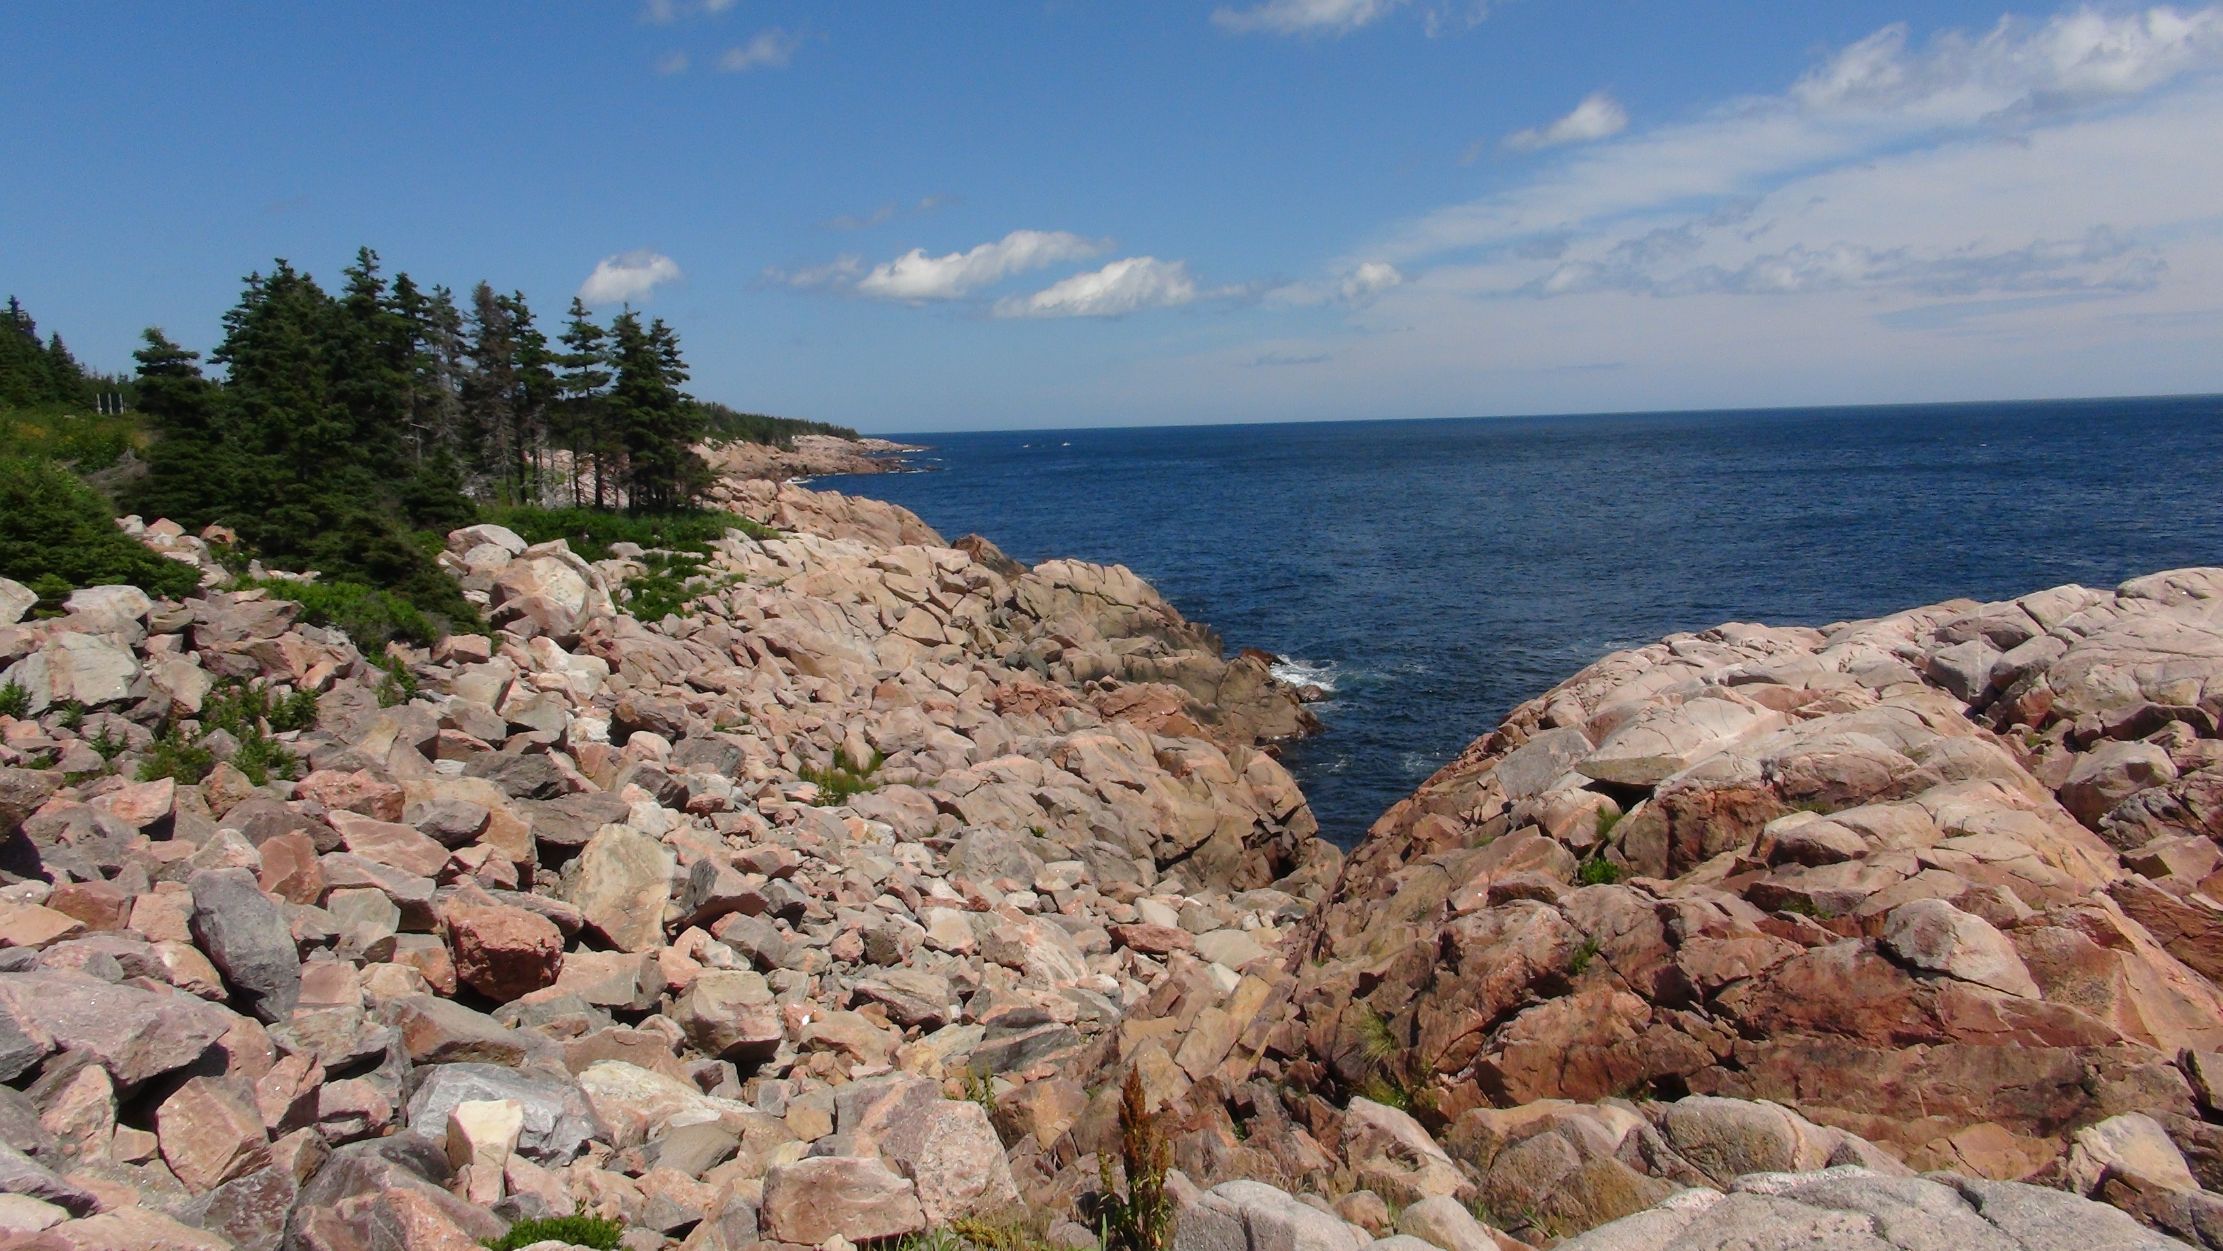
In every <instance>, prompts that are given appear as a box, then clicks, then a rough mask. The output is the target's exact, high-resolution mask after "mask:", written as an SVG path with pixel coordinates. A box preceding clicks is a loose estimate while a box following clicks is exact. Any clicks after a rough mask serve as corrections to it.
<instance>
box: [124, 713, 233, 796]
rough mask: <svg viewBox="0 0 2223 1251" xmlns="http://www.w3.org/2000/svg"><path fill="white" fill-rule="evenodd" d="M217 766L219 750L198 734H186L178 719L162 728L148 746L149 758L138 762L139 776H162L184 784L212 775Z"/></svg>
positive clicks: (144, 779)
mask: <svg viewBox="0 0 2223 1251" xmlns="http://www.w3.org/2000/svg"><path fill="white" fill-rule="evenodd" d="M215 767H216V753H215V752H213V751H210V750H209V749H208V747H207V746H206V745H205V744H203V743H202V742H201V736H200V735H198V734H187V733H186V732H185V730H184V727H182V726H179V725H177V724H175V723H173V724H171V725H169V726H166V727H164V728H163V731H162V733H161V734H159V735H157V736H156V737H155V740H154V745H153V746H152V747H149V748H148V749H147V758H146V759H145V760H142V761H140V762H139V780H140V781H142V782H155V781H160V780H161V779H163V778H169V779H170V780H171V781H173V782H176V783H178V784H179V785H182V786H191V785H194V784H195V783H198V782H200V781H201V780H202V779H204V778H206V777H207V776H208V775H209V771H210V770H212V769H214V768H215Z"/></svg>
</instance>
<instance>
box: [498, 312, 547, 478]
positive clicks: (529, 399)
mask: <svg viewBox="0 0 2223 1251" xmlns="http://www.w3.org/2000/svg"><path fill="white" fill-rule="evenodd" d="M501 304H502V309H503V311H504V312H505V313H507V314H508V315H509V325H510V337H511V339H512V340H513V341H514V342H515V343H516V345H517V349H516V350H517V358H516V370H517V395H516V398H515V399H514V401H513V402H512V403H511V408H510V411H511V413H512V414H513V416H514V419H515V421H516V423H517V430H516V439H515V447H516V448H517V450H516V451H515V452H513V453H512V455H513V456H514V457H515V458H516V462H517V484H518V488H519V492H518V497H517V498H518V499H519V500H520V501H522V502H524V503H528V504H543V503H546V502H547V500H546V498H545V497H546V494H547V486H546V484H545V483H544V481H543V475H544V473H545V471H546V463H545V462H546V458H547V454H548V425H549V417H550V410H552V409H553V408H554V407H555V403H556V397H557V393H558V389H559V388H558V383H557V378H556V354H555V353H554V352H553V351H551V350H550V349H549V347H548V336H547V335H545V334H542V333H541V332H540V328H539V327H538V326H536V325H534V324H533V312H532V310H531V309H530V308H528V307H526V305H525V294H524V292H522V291H513V292H511V293H510V294H509V295H506V296H503V297H502V300H501Z"/></svg>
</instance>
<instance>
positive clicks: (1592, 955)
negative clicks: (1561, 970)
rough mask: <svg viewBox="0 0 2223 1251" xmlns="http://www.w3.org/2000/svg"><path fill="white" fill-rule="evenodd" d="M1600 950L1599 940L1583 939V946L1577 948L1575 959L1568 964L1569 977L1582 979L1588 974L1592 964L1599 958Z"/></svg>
mask: <svg viewBox="0 0 2223 1251" xmlns="http://www.w3.org/2000/svg"><path fill="white" fill-rule="evenodd" d="M1598 950H1599V943H1598V940H1597V939H1595V938H1585V939H1583V940H1582V945H1581V946H1580V947H1577V948H1575V958H1574V959H1572V960H1570V961H1568V962H1567V974H1568V976H1570V977H1581V976H1582V975H1583V974H1584V973H1585V972H1587V971H1588V970H1589V968H1590V962H1591V961H1592V960H1595V959H1597V958H1598Z"/></svg>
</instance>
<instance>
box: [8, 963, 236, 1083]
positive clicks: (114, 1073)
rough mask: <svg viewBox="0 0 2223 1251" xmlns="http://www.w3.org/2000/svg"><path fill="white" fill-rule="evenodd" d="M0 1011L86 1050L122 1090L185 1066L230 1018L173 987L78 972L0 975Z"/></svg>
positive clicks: (32, 1033) (60, 1046)
mask: <svg viewBox="0 0 2223 1251" xmlns="http://www.w3.org/2000/svg"><path fill="white" fill-rule="evenodd" d="M0 1015H6V1016H11V1017H13V1018H14V1019H15V1020H16V1021H17V1022H18V1023H19V1024H20V1025H21V1027H22V1028H23V1030H24V1032H25V1033H26V1034H27V1035H28V1036H29V1037H30V1038H31V1039H32V1040H33V1041H34V1042H37V1041H40V1040H51V1046H52V1048H53V1049H54V1050H57V1051H80V1052H83V1053H85V1054H86V1055H88V1056H91V1057H92V1058H93V1059H94V1060H97V1061H98V1062H99V1063H100V1066H101V1067H102V1068H104V1069H106V1070H108V1075H109V1076H110V1077H112V1078H114V1079H115V1081H116V1084H117V1085H118V1086H120V1087H125V1088H130V1087H135V1086H138V1085H139V1084H140V1083H142V1082H145V1081H146V1080H147V1079H149V1078H151V1077H157V1076H160V1075H161V1074H164V1073H168V1072H170V1071H172V1070H174V1069H179V1068H183V1067H185V1066H186V1065H188V1064H191V1063H192V1062H193V1061H195V1060H197V1059H199V1058H200V1055H201V1053H202V1052H204V1051H206V1050H208V1048H209V1044H211V1043H213V1042H215V1041H216V1040H217V1039H219V1038H222V1037H223V1036H224V1035H225V1034H226V1033H227V1032H228V1031H229V1030H230V1029H231V1027H232V1024H233V1021H232V1017H231V1014H230V1013H228V1012H226V1011H224V1010H223V1009H222V1008H219V1007H217V1006H215V1005H214V1004H210V1003H205V1002H203V1001H201V1000H199V999H195V998H194V997H192V996H191V995H188V994H185V993H183V992H181V991H156V990H146V989H143V988H141V987H137V986H116V985H110V984H109V983H107V982H103V981H101V980H100V979H98V978H93V977H86V976H84V975H82V974H78V973H49V972H34V973H4V974H0Z"/></svg>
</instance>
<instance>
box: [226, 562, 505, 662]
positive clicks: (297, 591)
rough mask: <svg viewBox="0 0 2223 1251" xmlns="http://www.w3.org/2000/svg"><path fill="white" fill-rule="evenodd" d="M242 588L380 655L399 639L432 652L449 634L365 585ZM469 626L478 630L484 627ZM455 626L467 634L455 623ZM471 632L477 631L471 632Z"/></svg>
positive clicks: (251, 582)
mask: <svg viewBox="0 0 2223 1251" xmlns="http://www.w3.org/2000/svg"><path fill="white" fill-rule="evenodd" d="M239 586H240V587H242V588H246V587H260V588H261V589H263V590H265V591H268V592H269V593H270V594H271V595H273V596H276V597H277V598H279V599H289V600H292V601H293V602H294V603H296V604H299V605H301V616H302V618H303V619H304V620H306V621H308V622H309V624H311V625H320V626H329V627H331V628H332V629H335V630H339V631H341V632H342V633H344V634H346V635H347V637H348V638H350V639H352V640H354V643H355V646H356V647H357V648H358V649H359V650H361V651H363V652H366V653H369V652H376V651H378V650H379V649H381V648H383V647H385V646H386V644H388V643H390V642H393V641H395V640H397V639H398V640H400V641H402V642H404V643H412V644H415V645H416V646H418V647H430V646H432V645H433V644H434V643H437V642H439V641H440V638H441V636H442V635H443V634H446V633H448V632H449V631H448V630H443V629H442V628H441V623H440V622H438V621H436V620H434V619H433V617H432V615H431V614H429V613H427V612H425V611H424V610H423V609H421V608H419V607H418V606H417V605H416V604H414V603H412V602H410V601H409V600H408V599H407V598H405V597H403V596H401V595H398V594H395V593H394V592H392V591H383V590H380V589H378V588H377V587H374V586H365V585H364V584H362V583H360V582H345V581H341V582H326V581H321V580H319V581H316V582H296V581H293V580H291V579H288V578H248V579H244V580H242V581H241V582H240V583H239ZM469 624H470V625H472V626H476V625H477V624H478V623H477V622H476V621H472V622H470V623H469ZM449 625H450V626H451V628H461V627H457V626H456V623H454V622H450V623H449ZM465 632H467V633H470V632H475V631H472V630H469V629H466V630H465Z"/></svg>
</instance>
